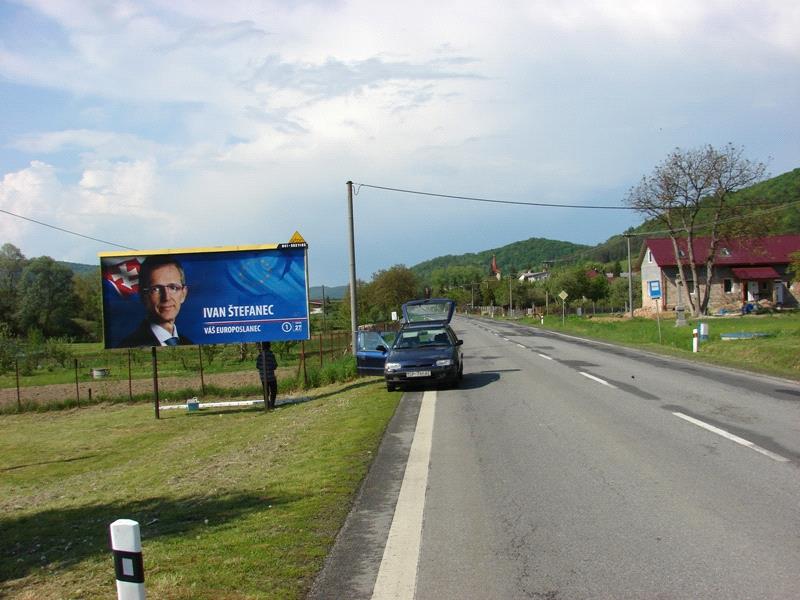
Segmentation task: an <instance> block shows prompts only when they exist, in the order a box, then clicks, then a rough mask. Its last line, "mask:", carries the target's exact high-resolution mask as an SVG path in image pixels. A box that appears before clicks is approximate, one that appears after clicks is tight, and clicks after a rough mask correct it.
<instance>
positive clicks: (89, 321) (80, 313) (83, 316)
mask: <svg viewBox="0 0 800 600" xmlns="http://www.w3.org/2000/svg"><path fill="white" fill-rule="evenodd" d="M73 284H74V286H75V295H76V297H77V300H78V306H77V312H76V317H75V322H76V324H77V325H78V326H79V327H80V328H81V329H82V330H83V334H84V336H85V337H87V338H88V339H92V340H99V339H100V337H101V336H102V332H103V323H102V315H103V292H102V283H101V279H100V268H99V267H97V268H94V269H92V270H91V271H87V272H85V273H80V274H75V275H74V277H73Z"/></svg>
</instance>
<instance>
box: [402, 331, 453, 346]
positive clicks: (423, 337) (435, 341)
mask: <svg viewBox="0 0 800 600" xmlns="http://www.w3.org/2000/svg"><path fill="white" fill-rule="evenodd" d="M450 344H451V340H450V336H449V335H448V334H447V330H446V329H444V328H443V327H435V328H430V329H410V330H407V331H401V332H400V335H399V336H398V338H397V342H396V343H395V348H416V347H419V346H434V345H439V346H442V345H444V346H449V345H450Z"/></svg>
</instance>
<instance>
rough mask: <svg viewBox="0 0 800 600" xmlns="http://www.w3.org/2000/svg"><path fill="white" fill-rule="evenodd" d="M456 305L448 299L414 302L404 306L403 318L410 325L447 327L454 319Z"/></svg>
mask: <svg viewBox="0 0 800 600" xmlns="http://www.w3.org/2000/svg"><path fill="white" fill-rule="evenodd" d="M455 309H456V303H455V302H454V301H453V300H449V299H447V298H430V299H428V300H413V301H411V302H406V303H405V304H403V318H404V319H405V322H406V323H408V324H409V325H411V324H414V323H425V324H430V325H433V324H436V325H446V324H448V323H449V322H450V319H452V318H453V313H454V312H455Z"/></svg>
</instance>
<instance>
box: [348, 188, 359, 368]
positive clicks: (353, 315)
mask: <svg viewBox="0 0 800 600" xmlns="http://www.w3.org/2000/svg"><path fill="white" fill-rule="evenodd" d="M347 217H348V225H349V230H350V330H351V333H352V335H351V340H350V341H351V343H352V346H351V348H352V352H353V356H355V354H356V348H357V347H358V302H357V299H356V295H357V293H358V292H357V291H356V241H355V233H354V231H353V182H352V181H348V182H347Z"/></svg>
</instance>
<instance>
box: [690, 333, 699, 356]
mask: <svg viewBox="0 0 800 600" xmlns="http://www.w3.org/2000/svg"><path fill="white" fill-rule="evenodd" d="M699 347H700V338H699V336H698V335H697V329H692V352H697V350H698V348H699Z"/></svg>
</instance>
